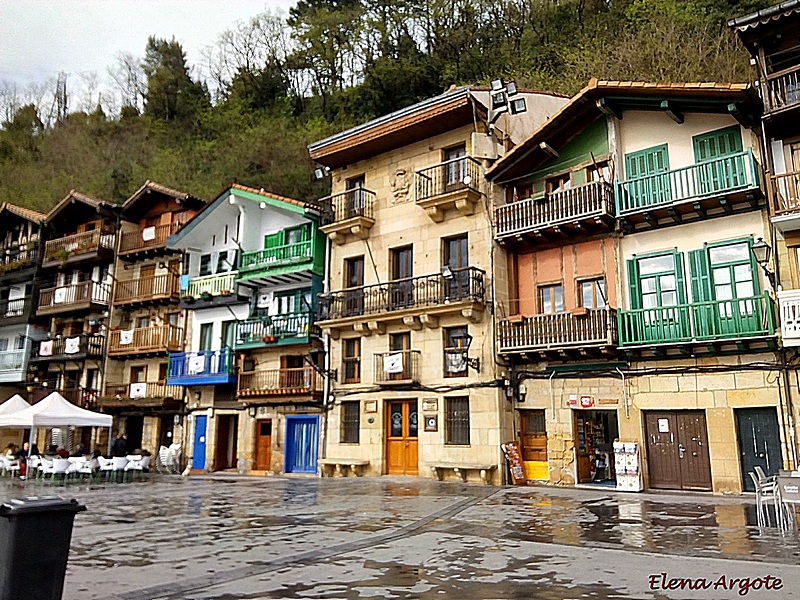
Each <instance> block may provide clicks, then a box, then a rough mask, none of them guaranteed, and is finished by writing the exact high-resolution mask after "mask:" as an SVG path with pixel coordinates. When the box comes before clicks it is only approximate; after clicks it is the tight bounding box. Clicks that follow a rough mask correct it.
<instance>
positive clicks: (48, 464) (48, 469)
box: [39, 456, 55, 479]
mask: <svg viewBox="0 0 800 600" xmlns="http://www.w3.org/2000/svg"><path fill="white" fill-rule="evenodd" d="M53 473H55V467H54V466H53V459H52V458H47V457H46V456H43V457H42V458H41V460H40V461H39V477H41V478H42V479H45V478H46V477H47V476H48V475H50V476H52V475H53Z"/></svg>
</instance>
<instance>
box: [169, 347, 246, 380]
mask: <svg viewBox="0 0 800 600" xmlns="http://www.w3.org/2000/svg"><path fill="white" fill-rule="evenodd" d="M233 357H234V354H233V351H232V350H231V349H229V348H222V349H221V350H201V351H199V352H177V353H175V354H170V355H169V375H167V384H168V385H221V384H230V383H235V382H236V373H235V371H234V368H233Z"/></svg>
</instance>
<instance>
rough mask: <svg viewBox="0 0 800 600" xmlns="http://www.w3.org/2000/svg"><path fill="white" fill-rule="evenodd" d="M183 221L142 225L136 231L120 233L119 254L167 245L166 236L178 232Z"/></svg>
mask: <svg viewBox="0 0 800 600" xmlns="http://www.w3.org/2000/svg"><path fill="white" fill-rule="evenodd" d="M181 227H183V223H180V222H177V221H176V222H175V223H166V224H163V225H151V226H150V227H142V228H140V229H137V230H136V231H126V232H125V233H122V234H120V239H119V254H132V253H135V252H141V251H143V250H155V249H157V248H164V247H166V245H167V238H168V237H169V236H170V235H172V234H173V233H178V231H180V229H181Z"/></svg>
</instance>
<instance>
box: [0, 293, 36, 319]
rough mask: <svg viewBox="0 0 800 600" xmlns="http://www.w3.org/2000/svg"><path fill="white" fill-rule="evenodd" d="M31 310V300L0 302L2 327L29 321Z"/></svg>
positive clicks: (29, 298) (20, 299)
mask: <svg viewBox="0 0 800 600" xmlns="http://www.w3.org/2000/svg"><path fill="white" fill-rule="evenodd" d="M32 310H33V298H32V297H28V298H18V299H16V300H1V301H0V322H2V324H3V325H19V324H20V323H27V322H28V320H30V317H31V314H32Z"/></svg>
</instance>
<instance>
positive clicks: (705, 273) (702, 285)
mask: <svg viewBox="0 0 800 600" xmlns="http://www.w3.org/2000/svg"><path fill="white" fill-rule="evenodd" d="M689 268H690V270H691V275H692V302H706V301H708V300H711V299H712V294H711V275H710V269H709V265H708V253H707V251H706V248H705V247H704V248H702V249H700V250H691V251H689Z"/></svg>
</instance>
